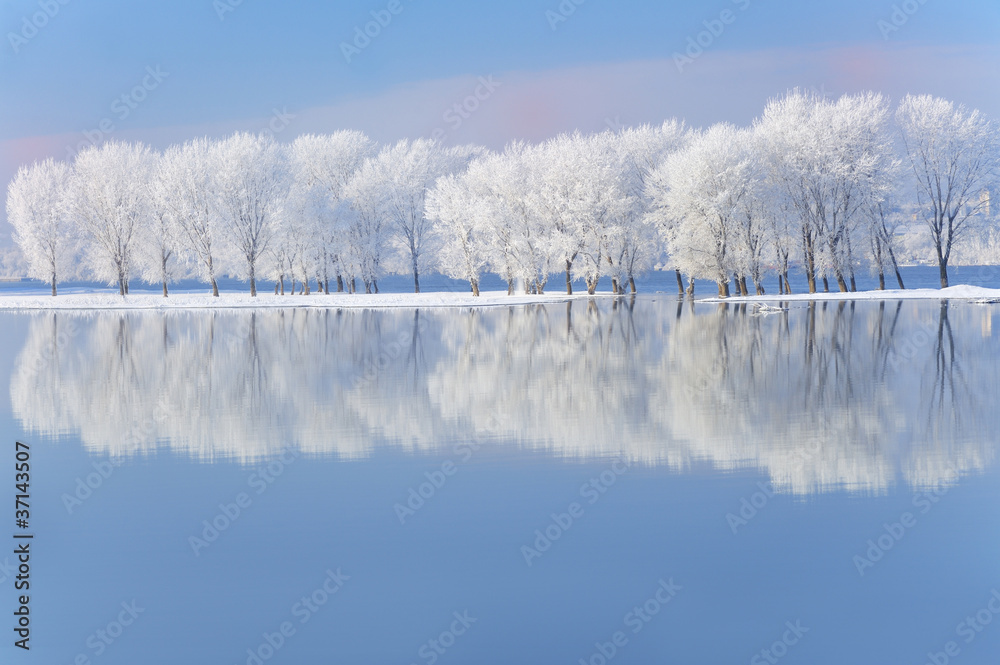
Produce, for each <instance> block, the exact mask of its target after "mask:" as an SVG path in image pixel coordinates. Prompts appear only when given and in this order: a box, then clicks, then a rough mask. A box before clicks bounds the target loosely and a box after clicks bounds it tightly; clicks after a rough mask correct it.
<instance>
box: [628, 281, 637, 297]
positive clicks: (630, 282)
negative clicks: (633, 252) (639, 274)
mask: <svg viewBox="0 0 1000 665" xmlns="http://www.w3.org/2000/svg"><path fill="white" fill-rule="evenodd" d="M628 287H629V288H630V289H632V294H633V295H635V293H636V288H635V277H629V278H628Z"/></svg>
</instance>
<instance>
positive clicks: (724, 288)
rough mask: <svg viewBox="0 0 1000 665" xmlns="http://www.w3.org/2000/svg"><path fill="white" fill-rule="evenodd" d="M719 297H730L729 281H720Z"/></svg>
mask: <svg viewBox="0 0 1000 665" xmlns="http://www.w3.org/2000/svg"><path fill="white" fill-rule="evenodd" d="M719 297H720V298H728V297H729V280H728V279H720V280H719Z"/></svg>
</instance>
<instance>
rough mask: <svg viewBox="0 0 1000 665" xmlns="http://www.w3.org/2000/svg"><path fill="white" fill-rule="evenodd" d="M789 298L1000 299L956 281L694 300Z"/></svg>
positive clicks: (998, 294)
mask: <svg viewBox="0 0 1000 665" xmlns="http://www.w3.org/2000/svg"><path fill="white" fill-rule="evenodd" d="M793 300H973V301H996V302H1000V289H986V288H983V287H981V286H969V285H967V284H959V285H956V286H949V287H948V288H946V289H906V290H905V291H901V290H899V289H886V290H885V291H856V292H854V293H842V292H840V291H831V292H830V293H793V294H792V295H774V294H770V295H764V296H745V297H744V296H730V297H729V298H702V299H700V300H699V301H698V302H709V303H718V302H777V301H780V302H789V301H793Z"/></svg>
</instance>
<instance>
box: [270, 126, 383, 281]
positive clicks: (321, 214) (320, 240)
mask: <svg viewBox="0 0 1000 665" xmlns="http://www.w3.org/2000/svg"><path fill="white" fill-rule="evenodd" d="M373 151H374V143H373V142H372V140H371V139H369V138H368V137H367V136H365V134H363V133H362V132H358V131H350V130H344V131H339V132H335V133H333V134H320V135H316V134H307V135H303V136H299V137H298V138H296V139H295V141H294V142H293V143H292V145H291V162H292V174H293V178H294V183H293V185H292V189H291V192H290V194H289V199H290V207H292V208H294V209H297V210H298V211H300V212H301V211H306V210H308V211H310V214H311V215H313V217H312V228H311V230H312V231H313V232H314V233H315V234H316V235H315V236H314V239H313V240H314V243H315V251H316V261H317V262H318V264H319V265H318V269H319V272H320V276H321V278H322V282H323V290H324V291H325V292H326V293H329V292H330V278H331V276H335V277H336V281H337V291H343V290H344V282H343V274H344V272H345V270H346V267H345V258H346V257H345V253H346V251H347V245H346V240H345V236H346V232H347V226H346V220H345V219H343V217H342V214H343V212H344V211H345V210H347V206H344V205H342V204H343V202H344V191H345V188H346V187H347V183H348V182H349V181H350V180H351V178H352V177H353V176H354V174H355V173H356V172H357V171H358V169H359V168H360V167H361V165H362V164H363V163H364V161H365V160H366V159H367V158H369V157H371V156H372V153H373ZM284 235H285V234H284V233H283V232H281V233H279V236H284ZM281 239H282V238H281V237H279V241H280V240H281Z"/></svg>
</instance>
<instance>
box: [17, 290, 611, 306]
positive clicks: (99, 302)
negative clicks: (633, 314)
mask: <svg viewBox="0 0 1000 665" xmlns="http://www.w3.org/2000/svg"><path fill="white" fill-rule="evenodd" d="M587 297H592V296H587V295H586V294H583V295H575V294H574V295H572V296H569V295H566V294H565V293H563V294H551V295H549V294H545V295H513V296H509V295H507V292H506V291H483V292H481V295H480V296H478V297H476V296H473V295H472V294H471V293H451V292H434V293H378V294H353V295H352V294H347V293H336V294H334V293H331V294H329V295H326V294H313V295H308V296H303V295H296V296H292V295H287V296H276V295H274V294H273V293H260V294H258V295H257V297H256V298H251V297H250V294H249V293H224V294H221V295H219V297H217V298H215V297H213V296H212V295H211V294H207V293H204V294H202V293H177V294H171V295H170V296H169V297H167V298H164V297H163V296H162V295H159V294H153V293H137V294H131V295H128V296H125V297H124V298H123V297H121V296H119V295H113V294H108V293H69V294H65V295H59V296H55V297H52V296H50V295H49V296H44V295H0V310H40V309H45V310H49V309H152V310H163V309H250V308H289V307H311V308H317V309H331V308H332V309H340V308H344V309H348V308H353V309H359V308H360V309H366V308H367V309H376V308H386V307H406V308H417V307H419V308H434V307H496V306H504V305H527V304H535V303H553V302H565V301H567V300H569V299H572V298H587Z"/></svg>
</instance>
